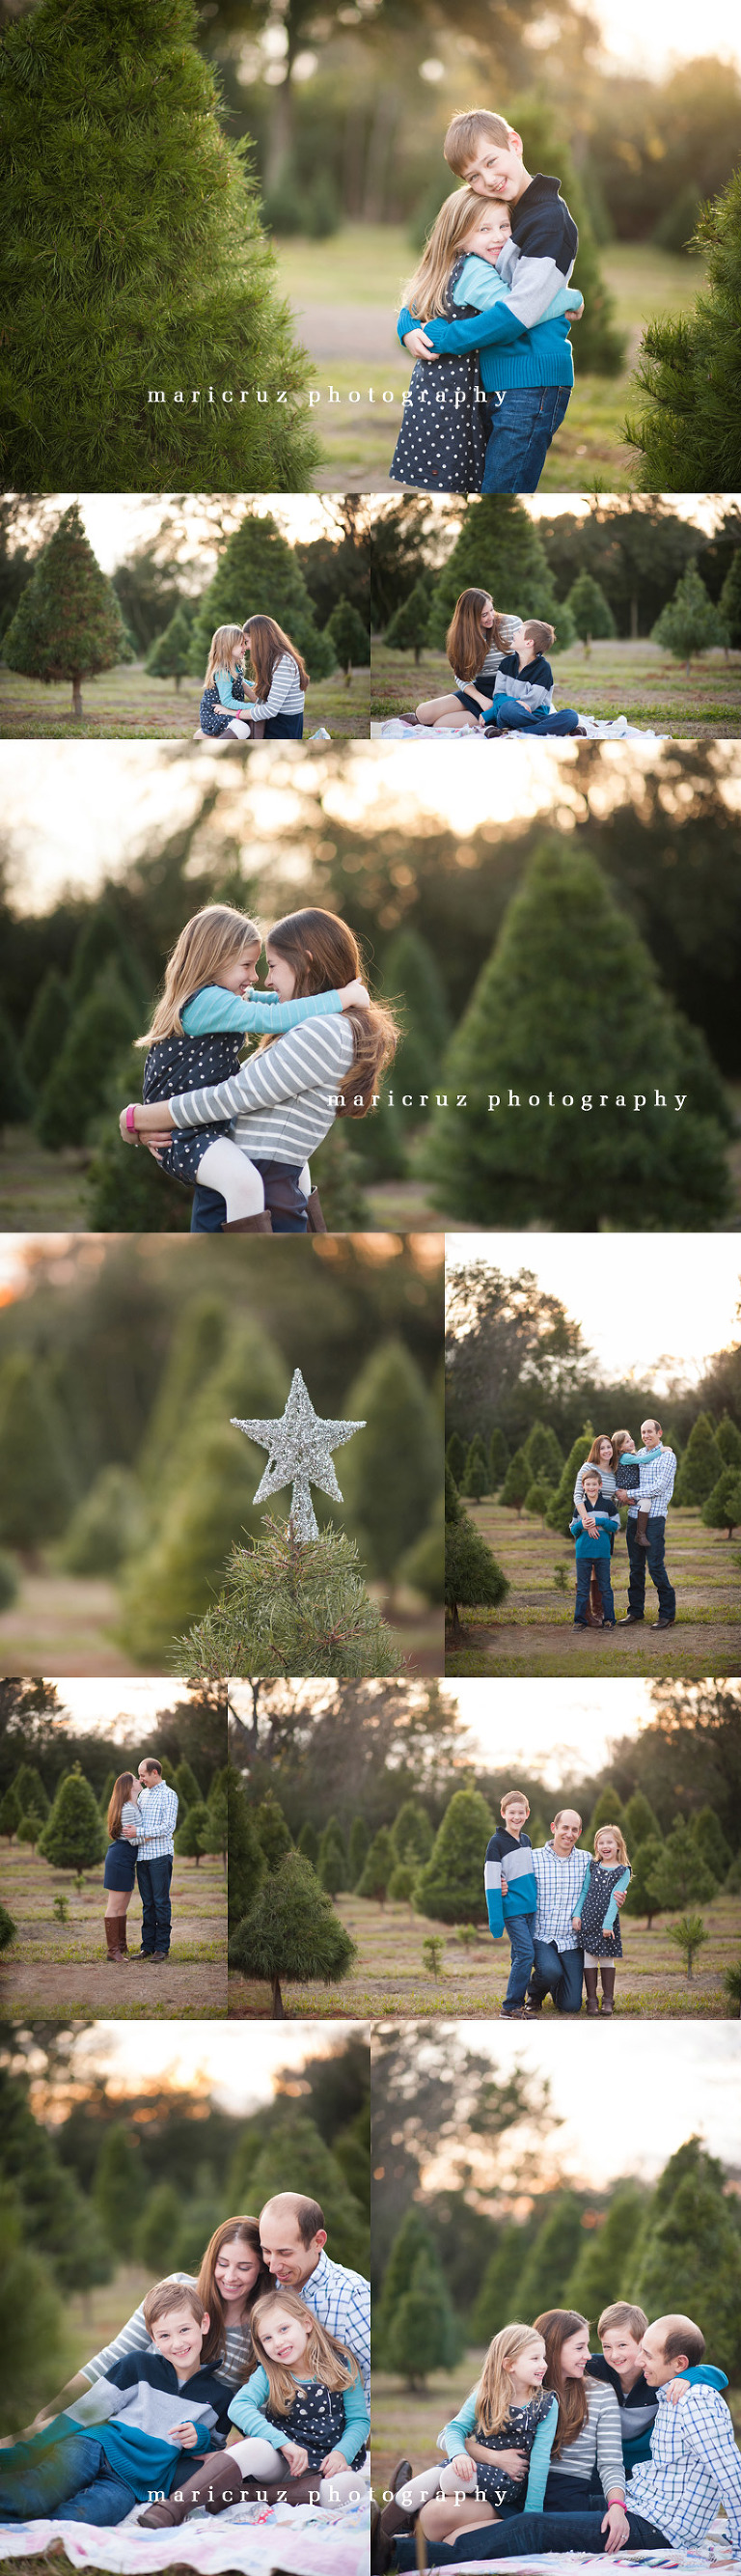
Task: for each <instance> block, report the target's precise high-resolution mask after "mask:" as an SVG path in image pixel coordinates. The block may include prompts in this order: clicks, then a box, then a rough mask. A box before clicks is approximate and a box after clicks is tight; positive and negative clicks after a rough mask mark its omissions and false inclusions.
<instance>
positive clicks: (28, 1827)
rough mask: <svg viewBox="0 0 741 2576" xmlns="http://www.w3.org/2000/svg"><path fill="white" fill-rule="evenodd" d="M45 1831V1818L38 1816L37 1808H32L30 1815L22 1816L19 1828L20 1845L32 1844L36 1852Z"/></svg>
mask: <svg viewBox="0 0 741 2576" xmlns="http://www.w3.org/2000/svg"><path fill="white" fill-rule="evenodd" d="M43 1830H44V1819H43V1816H37V1814H36V1809H35V1807H32V1808H31V1810H30V1814H29V1815H27V1816H21V1821H20V1824H19V1827H18V1841H19V1843H31V1845H32V1847H33V1849H34V1851H35V1849H36V1844H37V1842H38V1840H39V1836H40V1835H41V1834H42V1833H43Z"/></svg>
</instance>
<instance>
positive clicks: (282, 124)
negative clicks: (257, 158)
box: [265, 54, 293, 194]
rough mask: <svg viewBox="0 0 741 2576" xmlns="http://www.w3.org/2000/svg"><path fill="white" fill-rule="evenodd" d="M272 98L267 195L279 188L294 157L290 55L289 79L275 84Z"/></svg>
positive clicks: (266, 169)
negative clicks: (270, 189)
mask: <svg viewBox="0 0 741 2576" xmlns="http://www.w3.org/2000/svg"><path fill="white" fill-rule="evenodd" d="M270 97H271V114H270V119H269V124H268V140H267V152H266V155H265V191H266V194H267V191H268V189H269V188H276V187H277V186H278V183H279V180H280V179H281V177H282V173H283V170H284V168H285V166H286V163H287V162H289V161H290V159H291V155H292V149H293V92H292V88H291V58H290V54H289V56H288V73H287V77H286V79H285V80H284V81H277V82H276V83H275V85H274V86H273V87H272V88H271V93H270Z"/></svg>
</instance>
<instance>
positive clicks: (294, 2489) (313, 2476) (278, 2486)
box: [206, 2469, 322, 2513]
mask: <svg viewBox="0 0 741 2576" xmlns="http://www.w3.org/2000/svg"><path fill="white" fill-rule="evenodd" d="M321 2483H322V2473H321V2469H304V2471H303V2473H302V2476H301V2477H300V2478H268V2479H266V2478H244V2479H243V2481H242V2501H243V2503H244V2504H277V2503H278V2499H279V2497H280V2496H284V2497H285V2501H286V2504H318V2503H319V2489H320V2486H321ZM219 2510H220V2507H219V2506H218V2505H217V2504H207V2506H206V2512H207V2513H218V2512H219Z"/></svg>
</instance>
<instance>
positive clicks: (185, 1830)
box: [175, 1798, 216, 1869]
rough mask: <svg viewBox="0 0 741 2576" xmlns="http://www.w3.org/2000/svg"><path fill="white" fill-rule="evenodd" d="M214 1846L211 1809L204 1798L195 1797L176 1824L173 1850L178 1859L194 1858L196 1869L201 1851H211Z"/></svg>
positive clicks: (214, 1836) (214, 1838)
mask: <svg viewBox="0 0 741 2576" xmlns="http://www.w3.org/2000/svg"><path fill="white" fill-rule="evenodd" d="M215 1847H216V1834H215V1830H214V1822H213V1817H212V1815H211V1809H210V1807H208V1806H207V1805H206V1800H205V1798H197V1799H196V1800H195V1803H194V1805H193V1806H192V1807H187V1808H186V1811H185V1815H184V1816H183V1817H182V1819H181V1821H180V1823H179V1824H178V1827H177V1831H176V1834H175V1850H176V1852H177V1854H178V1858H179V1860H194V1861H195V1865H196V1869H197V1868H198V1863H199V1861H200V1859H201V1858H202V1855H203V1853H204V1852H212V1851H214V1850H215Z"/></svg>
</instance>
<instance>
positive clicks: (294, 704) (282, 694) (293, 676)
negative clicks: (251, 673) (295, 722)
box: [248, 653, 306, 718]
mask: <svg viewBox="0 0 741 2576" xmlns="http://www.w3.org/2000/svg"><path fill="white" fill-rule="evenodd" d="M305 697H306V690H305V689H302V687H301V682H300V679H299V675H298V664H297V663H296V662H294V659H293V654H292V653H281V657H280V661H279V662H276V665H275V670H274V672H273V677H272V680H271V682H270V687H269V690H268V694H267V697H266V698H251V699H250V701H249V707H248V713H249V714H250V715H251V716H258V717H259V718H262V717H263V716H278V715H281V716H302V715H303V712H304V700H305Z"/></svg>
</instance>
